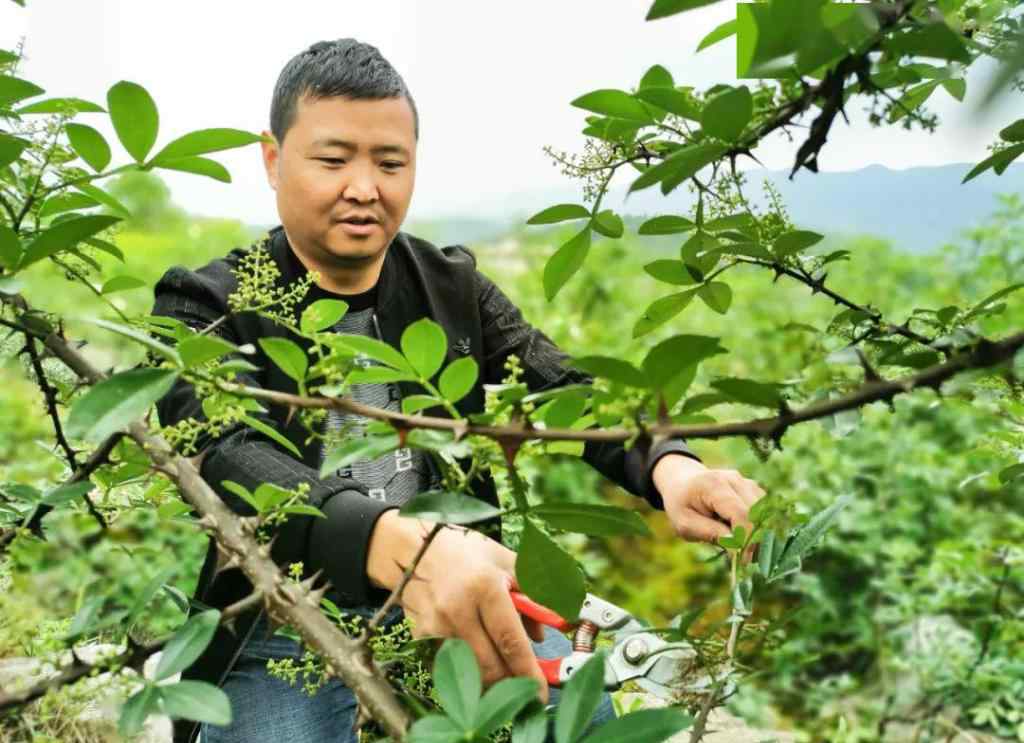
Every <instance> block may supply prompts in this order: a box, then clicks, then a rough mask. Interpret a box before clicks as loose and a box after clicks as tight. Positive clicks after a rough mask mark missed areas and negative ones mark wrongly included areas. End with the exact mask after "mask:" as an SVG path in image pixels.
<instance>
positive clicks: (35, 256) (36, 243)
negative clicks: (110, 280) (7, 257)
mask: <svg viewBox="0 0 1024 743" xmlns="http://www.w3.org/2000/svg"><path fill="white" fill-rule="evenodd" d="M120 221H121V218H120V217H113V216H109V215H106V214H87V215H83V216H80V217H73V218H71V219H65V220H62V221H60V222H57V223H56V224H51V225H50V226H49V227H47V228H46V229H45V230H43V231H42V232H41V233H40V234H39V235H38V236H37V237H36V238H35V240H33V241H32V242H31V243H29V245H28V247H27V248H26V249H25V253H24V255H23V256H22V261H21V268H25V267H27V266H30V265H32V264H33V263H35V262H36V261H41V260H42V259H43V258H48V257H49V256H51V255H53V254H54V253H57V252H60V251H61V250H68V249H69V248H73V247H74V246H75V245H77V244H78V243H80V242H82V241H83V240H85V239H86V238H87V237H92V236H93V235H95V234H96V233H98V232H102V231H103V230H105V229H107V228H109V227H110V226H111V225H114V224H116V223H117V222H120Z"/></svg>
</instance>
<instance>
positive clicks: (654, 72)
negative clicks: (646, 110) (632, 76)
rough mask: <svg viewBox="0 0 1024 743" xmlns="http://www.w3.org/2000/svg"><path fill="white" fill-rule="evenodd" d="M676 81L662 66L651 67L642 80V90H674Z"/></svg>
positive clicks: (640, 86)
mask: <svg viewBox="0 0 1024 743" xmlns="http://www.w3.org/2000/svg"><path fill="white" fill-rule="evenodd" d="M675 84H676V83H675V80H673V79H672V73H671V72H669V71H668V70H667V69H666V68H665V67H663V66H662V65H660V64H656V65H651V67H649V68H648V70H647V72H645V73H644V76H643V77H642V78H640V85H639V86H638V87H639V89H640V90H644V89H645V88H672V87H675Z"/></svg>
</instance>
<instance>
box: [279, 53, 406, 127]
mask: <svg viewBox="0 0 1024 743" xmlns="http://www.w3.org/2000/svg"><path fill="white" fill-rule="evenodd" d="M336 96H342V97H345V98H352V99H353V100H371V101H376V100H383V99H385V98H401V97H403V96H404V97H405V99H406V100H408V101H409V106H410V107H411V108H412V118H413V122H414V125H415V131H416V139H417V140H419V138H420V117H419V114H418V113H417V111H416V103H415V102H414V101H413V99H412V94H410V93H409V89H408V88H407V87H406V86H405V81H404V80H403V79H402V76H401V75H399V74H398V72H397V71H396V70H395V68H394V67H392V66H391V63H390V62H388V61H387V59H385V58H384V55H382V54H381V53H380V51H379V50H378V49H377V47H375V46H372V45H370V44H364V43H363V42H361V41H356V40H355V39H351V38H349V39H336V40H334V41H318V42H317V43H315V44H313V45H312V46H311V47H309V48H308V49H306V50H305V51H304V52H300V53H298V54H296V55H295V56H294V57H292V58H291V59H290V60H288V64H286V65H285V66H284V69H283V70H281V74H280V75H279V76H278V78H277V84H276V85H275V86H274V97H273V99H272V100H271V102H270V130H271V131H272V132H273V133H274V138H275V139H277V142H278V144H280V143H282V142H284V136H285V134H287V133H288V130H289V129H290V128H291V126H292V124H293V123H294V122H295V109H296V107H297V106H298V102H299V99H301V98H304V97H310V98H312V99H314V100H315V99H319V98H333V97H336Z"/></svg>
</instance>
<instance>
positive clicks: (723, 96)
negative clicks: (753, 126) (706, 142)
mask: <svg viewBox="0 0 1024 743" xmlns="http://www.w3.org/2000/svg"><path fill="white" fill-rule="evenodd" d="M753 115H754V99H753V98H752V97H751V95H750V91H749V90H748V89H747V87H746V86H745V85H741V86H740V87H738V88H730V89H729V90H727V91H725V92H724V93H719V94H718V95H716V96H715V97H714V98H712V99H710V100H709V101H708V102H707V103H706V104H705V106H704V111H703V113H702V114H701V126H702V127H703V129H704V133H705V134H708V135H710V136H712V137H717V138H718V139H724V140H725V141H726V142H736V141H737V140H738V139H739V137H740V134H742V133H743V130H744V129H745V128H746V126H747V124H749V123H750V118H751V117H752V116H753Z"/></svg>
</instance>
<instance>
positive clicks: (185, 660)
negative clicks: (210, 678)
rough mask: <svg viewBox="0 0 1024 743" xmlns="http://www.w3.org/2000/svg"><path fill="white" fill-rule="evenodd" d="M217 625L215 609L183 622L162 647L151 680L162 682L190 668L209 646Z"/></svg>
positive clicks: (217, 613)
mask: <svg viewBox="0 0 1024 743" xmlns="http://www.w3.org/2000/svg"><path fill="white" fill-rule="evenodd" d="M219 623H220V612H219V611H217V610H216V609H209V610H207V611H204V612H202V613H201V614H196V615H195V616H194V617H191V618H190V619H189V620H188V621H187V622H185V624H183V625H182V626H181V627H180V628H178V631H177V632H175V633H174V637H172V638H171V639H170V640H168V642H167V644H166V645H165V646H164V650H163V653H162V654H161V655H160V662H159V663H158V664H157V667H156V672H155V673H154V674H153V679H154V680H155V681H162V680H163V679H165V678H169V677H171V676H173V675H174V674H176V673H180V672H181V671H184V670H185V669H186V668H188V667H189V666H191V665H192V663H193V662H194V661H195V660H196V659H197V658H198V657H199V656H200V655H202V653H203V651H204V650H206V646H207V645H209V644H210V640H212V639H213V633H214V632H216V630H217V625H218V624H219Z"/></svg>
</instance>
